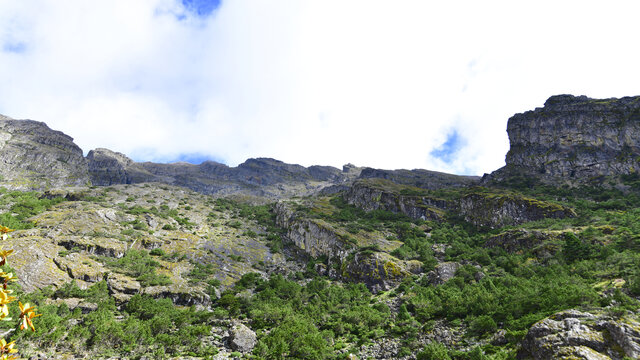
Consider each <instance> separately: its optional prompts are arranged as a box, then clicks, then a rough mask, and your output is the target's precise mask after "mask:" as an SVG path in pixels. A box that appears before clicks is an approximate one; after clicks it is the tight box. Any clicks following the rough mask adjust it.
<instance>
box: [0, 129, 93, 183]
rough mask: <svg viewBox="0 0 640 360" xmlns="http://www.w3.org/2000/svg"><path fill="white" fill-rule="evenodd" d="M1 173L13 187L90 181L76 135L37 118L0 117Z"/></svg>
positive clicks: (3, 178) (4, 180) (3, 180)
mask: <svg viewBox="0 0 640 360" xmlns="http://www.w3.org/2000/svg"><path fill="white" fill-rule="evenodd" d="M0 163H2V166H1V167H0V176H2V183H3V184H2V185H3V186H5V187H8V188H12V189H45V188H51V187H62V186H69V185H86V184H87V183H88V182H89V174H88V168H87V163H86V161H85V159H84V156H83V154H82V150H81V149H80V148H79V147H78V146H77V145H76V144H75V143H74V142H73V138H71V137H70V136H67V135H65V134H63V133H62V132H60V131H54V130H51V129H50V128H49V127H48V126H47V125H46V124H45V123H42V122H38V121H33V120H13V119H9V118H6V117H4V118H2V119H0Z"/></svg>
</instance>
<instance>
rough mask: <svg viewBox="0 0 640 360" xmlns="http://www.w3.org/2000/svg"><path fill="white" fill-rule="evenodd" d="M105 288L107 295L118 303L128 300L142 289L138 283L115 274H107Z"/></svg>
mask: <svg viewBox="0 0 640 360" xmlns="http://www.w3.org/2000/svg"><path fill="white" fill-rule="evenodd" d="M107 287H108V289H109V293H110V294H111V295H112V296H113V297H115V298H116V300H117V301H118V302H124V301H126V300H129V299H130V298H131V296H133V295H135V294H137V293H139V292H140V290H141V289H142V287H141V286H140V283H139V282H138V281H136V280H134V279H132V278H130V277H129V276H126V275H122V274H119V273H116V272H112V273H109V275H108V276H107Z"/></svg>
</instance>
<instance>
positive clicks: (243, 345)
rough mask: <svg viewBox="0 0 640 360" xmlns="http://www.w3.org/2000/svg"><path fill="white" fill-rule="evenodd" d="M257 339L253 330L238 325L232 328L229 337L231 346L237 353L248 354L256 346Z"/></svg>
mask: <svg viewBox="0 0 640 360" xmlns="http://www.w3.org/2000/svg"><path fill="white" fill-rule="evenodd" d="M256 343H257V337H256V333H255V332H253V330H251V329H249V328H248V327H247V326H246V325H244V324H241V323H236V324H235V325H234V326H233V327H232V328H231V334H230V336H229V345H230V346H231V348H232V349H233V350H235V351H239V352H241V353H248V352H251V350H253V348H254V347H255V346H256Z"/></svg>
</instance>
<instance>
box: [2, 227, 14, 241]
mask: <svg viewBox="0 0 640 360" xmlns="http://www.w3.org/2000/svg"><path fill="white" fill-rule="evenodd" d="M12 231H13V229H9V228H8V227H6V226H2V225H0V234H2V240H7V238H8V237H9V235H7V233H10V232H12Z"/></svg>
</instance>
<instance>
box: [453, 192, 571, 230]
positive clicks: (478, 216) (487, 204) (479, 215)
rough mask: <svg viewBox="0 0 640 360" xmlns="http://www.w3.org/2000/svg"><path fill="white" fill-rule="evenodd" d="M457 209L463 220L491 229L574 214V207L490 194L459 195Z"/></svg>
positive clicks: (507, 195) (515, 196) (517, 196)
mask: <svg viewBox="0 0 640 360" xmlns="http://www.w3.org/2000/svg"><path fill="white" fill-rule="evenodd" d="M458 211H459V213H460V214H461V215H462V216H464V218H465V220H466V221H468V222H470V223H472V224H474V225H476V226H480V227H489V228H492V229H495V228H498V227H502V226H505V225H517V224H522V223H525V222H529V221H536V220H541V219H545V218H554V219H562V218H567V217H569V218H570V217H575V216H577V215H576V212H575V211H574V210H573V209H571V208H568V207H566V206H562V205H558V204H554V203H550V202H546V201H540V200H536V199H531V198H526V197H523V196H519V195H513V194H493V193H487V194H484V193H476V194H469V195H466V196H464V197H462V198H461V199H460V201H459V210H458Z"/></svg>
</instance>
